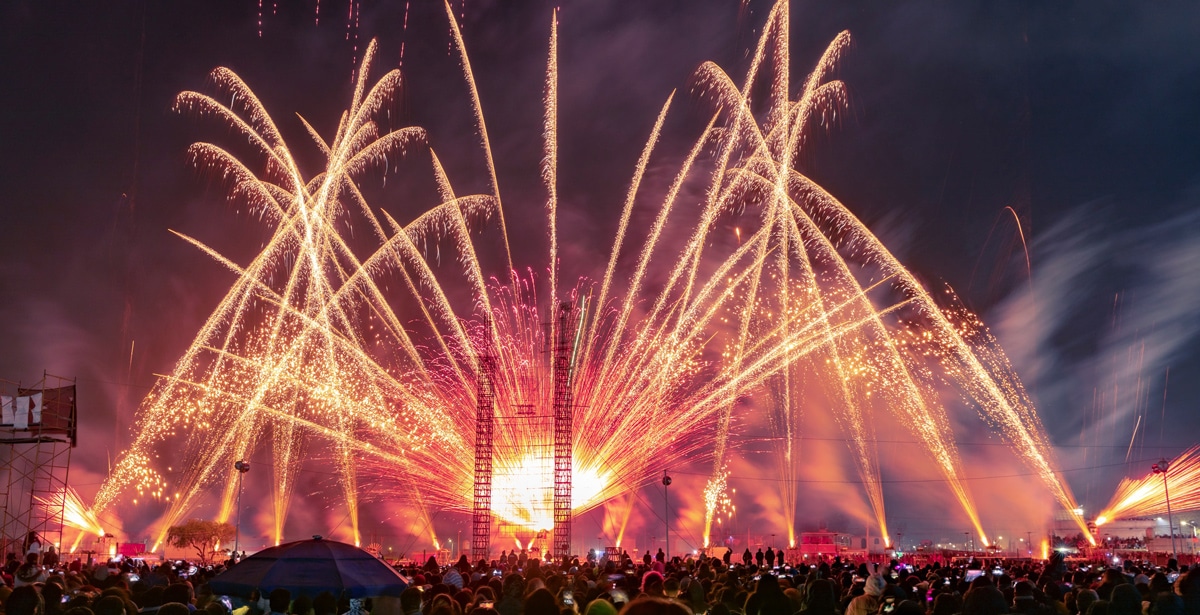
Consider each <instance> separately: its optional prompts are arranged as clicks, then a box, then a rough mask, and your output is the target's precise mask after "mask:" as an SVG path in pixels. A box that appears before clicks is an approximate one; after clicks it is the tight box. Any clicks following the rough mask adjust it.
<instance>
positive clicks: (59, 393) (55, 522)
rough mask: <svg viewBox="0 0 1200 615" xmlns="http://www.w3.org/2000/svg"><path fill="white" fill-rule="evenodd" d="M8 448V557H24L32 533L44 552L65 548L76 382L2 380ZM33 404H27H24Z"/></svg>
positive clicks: (3, 434) (1, 483) (2, 497)
mask: <svg viewBox="0 0 1200 615" xmlns="http://www.w3.org/2000/svg"><path fill="white" fill-rule="evenodd" d="M0 395H2V397H3V400H2V401H3V409H4V411H3V417H2V418H0V445H3V446H4V447H5V451H4V455H3V458H4V466H3V471H4V473H5V474H6V475H7V476H4V477H3V478H2V479H0V489H3V490H4V492H3V493H0V506H2V507H3V509H2V510H0V539H2V540H3V541H4V548H5V552H13V553H16V552H22V553H23V552H24V550H25V548H24V541H25V538H26V537H27V536H28V535H29V533H30V532H35V533H37V535H38V536H39V537H40V538H41V542H42V544H43V548H45V547H47V546H50V545H55V546H58V547H60V548H61V545H62V532H63V516H64V513H65V506H66V497H65V492H66V489H67V481H68V479H69V478H70V470H71V450H72V449H74V448H75V445H76V444H77V435H78V434H77V425H78V423H77V410H76V383H75V379H74V378H66V377H63V376H55V375H52V374H49V373H46V372H42V379H41V380H40V381H39V382H38V383H36V384H35V385H33V386H30V387H25V386H22V385H21V384H20V383H19V382H12V381H7V380H0ZM23 400H28V401H23Z"/></svg>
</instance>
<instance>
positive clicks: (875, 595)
mask: <svg viewBox="0 0 1200 615" xmlns="http://www.w3.org/2000/svg"><path fill="white" fill-rule="evenodd" d="M885 589H887V581H885V580H884V579H883V576H882V575H880V574H879V571H878V570H876V571H875V572H874V573H872V574H871V575H870V576H868V577H867V581H866V583H865V584H864V585H863V595H861V596H855V598H854V599H853V600H851V601H850V604H849V605H847V606H846V615H875V613H877V612H879V604H880V603H881V602H883V591H884V590H885Z"/></svg>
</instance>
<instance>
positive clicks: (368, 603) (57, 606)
mask: <svg viewBox="0 0 1200 615" xmlns="http://www.w3.org/2000/svg"><path fill="white" fill-rule="evenodd" d="M15 559H16V558H15V557H13V558H10V559H9V562H8V565H6V567H5V568H4V573H5V574H4V581H5V583H4V585H3V586H2V587H0V609H2V611H3V615H138V614H143V615H197V613H198V612H201V611H202V612H203V613H200V615H371V614H372V613H373V614H374V615H576V614H582V615H617V614H618V613H619V614H621V615H626V614H628V615H645V614H663V615H689V614H691V615H699V614H701V613H705V614H710V615H777V614H778V615H875V614H889V615H953V614H957V613H961V614H962V615H997V614H1000V613H1022V614H1027V615H1182V614H1188V615H1192V614H1196V615H1200V568H1197V569H1196V570H1188V569H1186V568H1185V569H1183V570H1178V569H1175V568H1174V562H1172V563H1171V565H1169V566H1167V567H1163V568H1157V567H1154V566H1151V565H1148V564H1145V565H1143V564H1138V563H1136V562H1131V561H1126V562H1124V566H1122V567H1114V566H1106V565H1103V564H1099V565H1096V564H1093V565H1086V564H1082V563H1074V564H1069V565H1068V564H1067V563H1066V562H1064V561H1062V560H1061V558H1055V559H1052V560H1051V561H1050V562H1038V561H1032V562H1031V561H1029V560H984V559H972V560H963V561H959V562H956V563H952V564H940V563H929V564H925V565H922V566H915V567H914V566H912V565H909V564H905V563H903V562H898V561H894V560H893V561H892V562H890V563H888V564H882V565H879V564H868V563H865V562H851V561H843V560H841V559H840V558H834V559H832V560H828V561H823V562H820V563H819V564H810V565H799V566H793V565H789V564H784V563H783V562H782V561H779V562H777V563H778V564H779V565H766V564H765V563H764V564H763V565H760V564H759V563H758V562H757V561H756V559H750V558H746V559H742V558H738V561H730V559H729V558H728V557H726V558H724V559H720V558H710V557H705V556H703V555H701V556H700V557H698V558H691V557H688V558H684V559H680V558H673V559H671V560H670V561H668V560H667V558H665V557H664V556H663V555H662V553H661V552H660V553H659V554H658V556H656V557H654V556H651V555H650V554H649V553H647V554H646V555H645V556H644V557H642V558H640V559H638V560H634V559H632V558H630V557H628V555H623V556H621V557H618V558H614V559H606V558H602V557H600V558H594V557H588V558H585V559H583V560H580V559H572V560H569V561H562V562H557V563H552V564H547V563H545V562H542V561H540V560H539V559H537V558H536V557H524V556H522V557H520V558H517V557H515V556H514V557H512V558H509V557H507V556H506V557H505V558H504V559H497V560H492V561H480V562H477V563H475V564H471V563H470V562H469V561H468V560H467V558H466V557H462V558H460V559H459V560H458V561H457V562H456V563H454V564H453V565H450V566H444V565H441V564H439V563H438V562H437V561H436V560H435V559H433V558H430V559H429V560H428V561H427V562H425V564H424V565H422V566H415V565H413V566H404V567H400V568H399V569H398V572H400V573H401V575H402V576H403V577H404V578H406V579H407V580H408V581H409V586H408V587H407V589H405V590H404V591H403V593H401V594H400V595H399V597H397V598H391V597H377V598H374V599H368V600H362V601H360V600H348V599H345V598H344V597H339V596H334V595H332V594H330V593H321V594H318V595H315V596H310V595H306V594H304V593H303V592H294V593H293V592H290V591H288V590H287V589H283V588H267V587H264V588H260V589H261V591H262V592H263V593H258V592H255V593H253V594H251V595H247V596H218V595H214V593H213V592H212V591H211V590H210V588H209V584H208V581H209V580H210V579H211V578H212V577H213V576H215V575H217V574H220V573H221V572H222V571H224V570H225V569H226V567H227V566H231V565H235V564H233V563H232V562H226V563H224V564H219V565H214V566H201V565H195V564H192V563H189V562H183V561H179V562H172V561H168V562H162V563H154V564H151V563H149V562H144V561H141V560H124V561H121V562H104V563H98V564H94V565H88V564H85V563H83V562H81V561H79V560H74V561H71V562H69V563H66V564H65V565H62V566H60V565H59V563H58V562H57V560H55V561H54V562H53V564H52V565H51V566H48V565H46V564H45V563H44V562H43V561H39V560H38V559H37V558H36V557H31V556H30V555H29V554H27V556H26V561H25V562H24V563H20V564H18V565H16V566H14V565H13V563H14V562H13V560H15ZM780 559H782V558H780ZM33 571H36V573H35V574H34V573H32V572H33Z"/></svg>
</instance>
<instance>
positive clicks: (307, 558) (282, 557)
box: [208, 536, 408, 598]
mask: <svg viewBox="0 0 1200 615" xmlns="http://www.w3.org/2000/svg"><path fill="white" fill-rule="evenodd" d="M208 585H209V587H211V588H212V590H213V593H216V594H228V595H243V596H244V595H248V594H249V593H250V590H252V589H255V588H257V589H259V590H261V591H262V592H263V594H264V595H265V594H266V593H267V592H270V591H271V590H273V589H276V588H280V587H282V588H284V589H286V590H288V591H290V592H292V595H293V596H297V595H300V594H305V595H307V596H308V597H310V598H312V597H315V596H316V595H317V594H319V593H321V592H324V591H327V592H330V593H332V594H333V595H334V596H336V597H339V598H341V597H346V598H366V597H369V596H399V595H400V592H403V591H404V589H405V588H407V587H408V583H406V582H405V581H404V577H402V576H400V575H399V573H397V572H396V571H395V570H393V569H392V567H391V566H388V565H387V564H385V563H384V562H382V561H380V560H379V558H377V557H375V556H374V555H371V554H370V553H367V552H366V551H363V550H362V549H360V548H358V547H356V546H354V545H348V544H346V543H343V542H337V541H333V540H324V539H322V538H321V537H319V536H316V537H313V539H312V540H300V541H297V542H289V543H287V544H282V545H279V546H278V547H272V548H270V549H265V550H263V551H259V552H258V553H255V554H254V555H251V556H250V557H248V558H246V559H244V560H242V561H241V562H240V563H238V564H237V565H235V566H234V567H232V568H230V569H229V570H227V571H225V572H223V573H221V574H219V575H217V576H215V577H213V579H212V580H211V581H209V584H208Z"/></svg>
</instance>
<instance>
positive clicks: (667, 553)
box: [662, 470, 671, 565]
mask: <svg viewBox="0 0 1200 615" xmlns="http://www.w3.org/2000/svg"><path fill="white" fill-rule="evenodd" d="M662 484H663V527H664V528H665V529H666V530H667V535H666V537H665V538H663V543H664V547H663V564H664V565H665V564H666V563H667V562H669V561H671V506H670V505H669V504H668V503H667V487H670V486H671V477H670V475H668V474H667V471H666V470H663V478H662Z"/></svg>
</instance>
